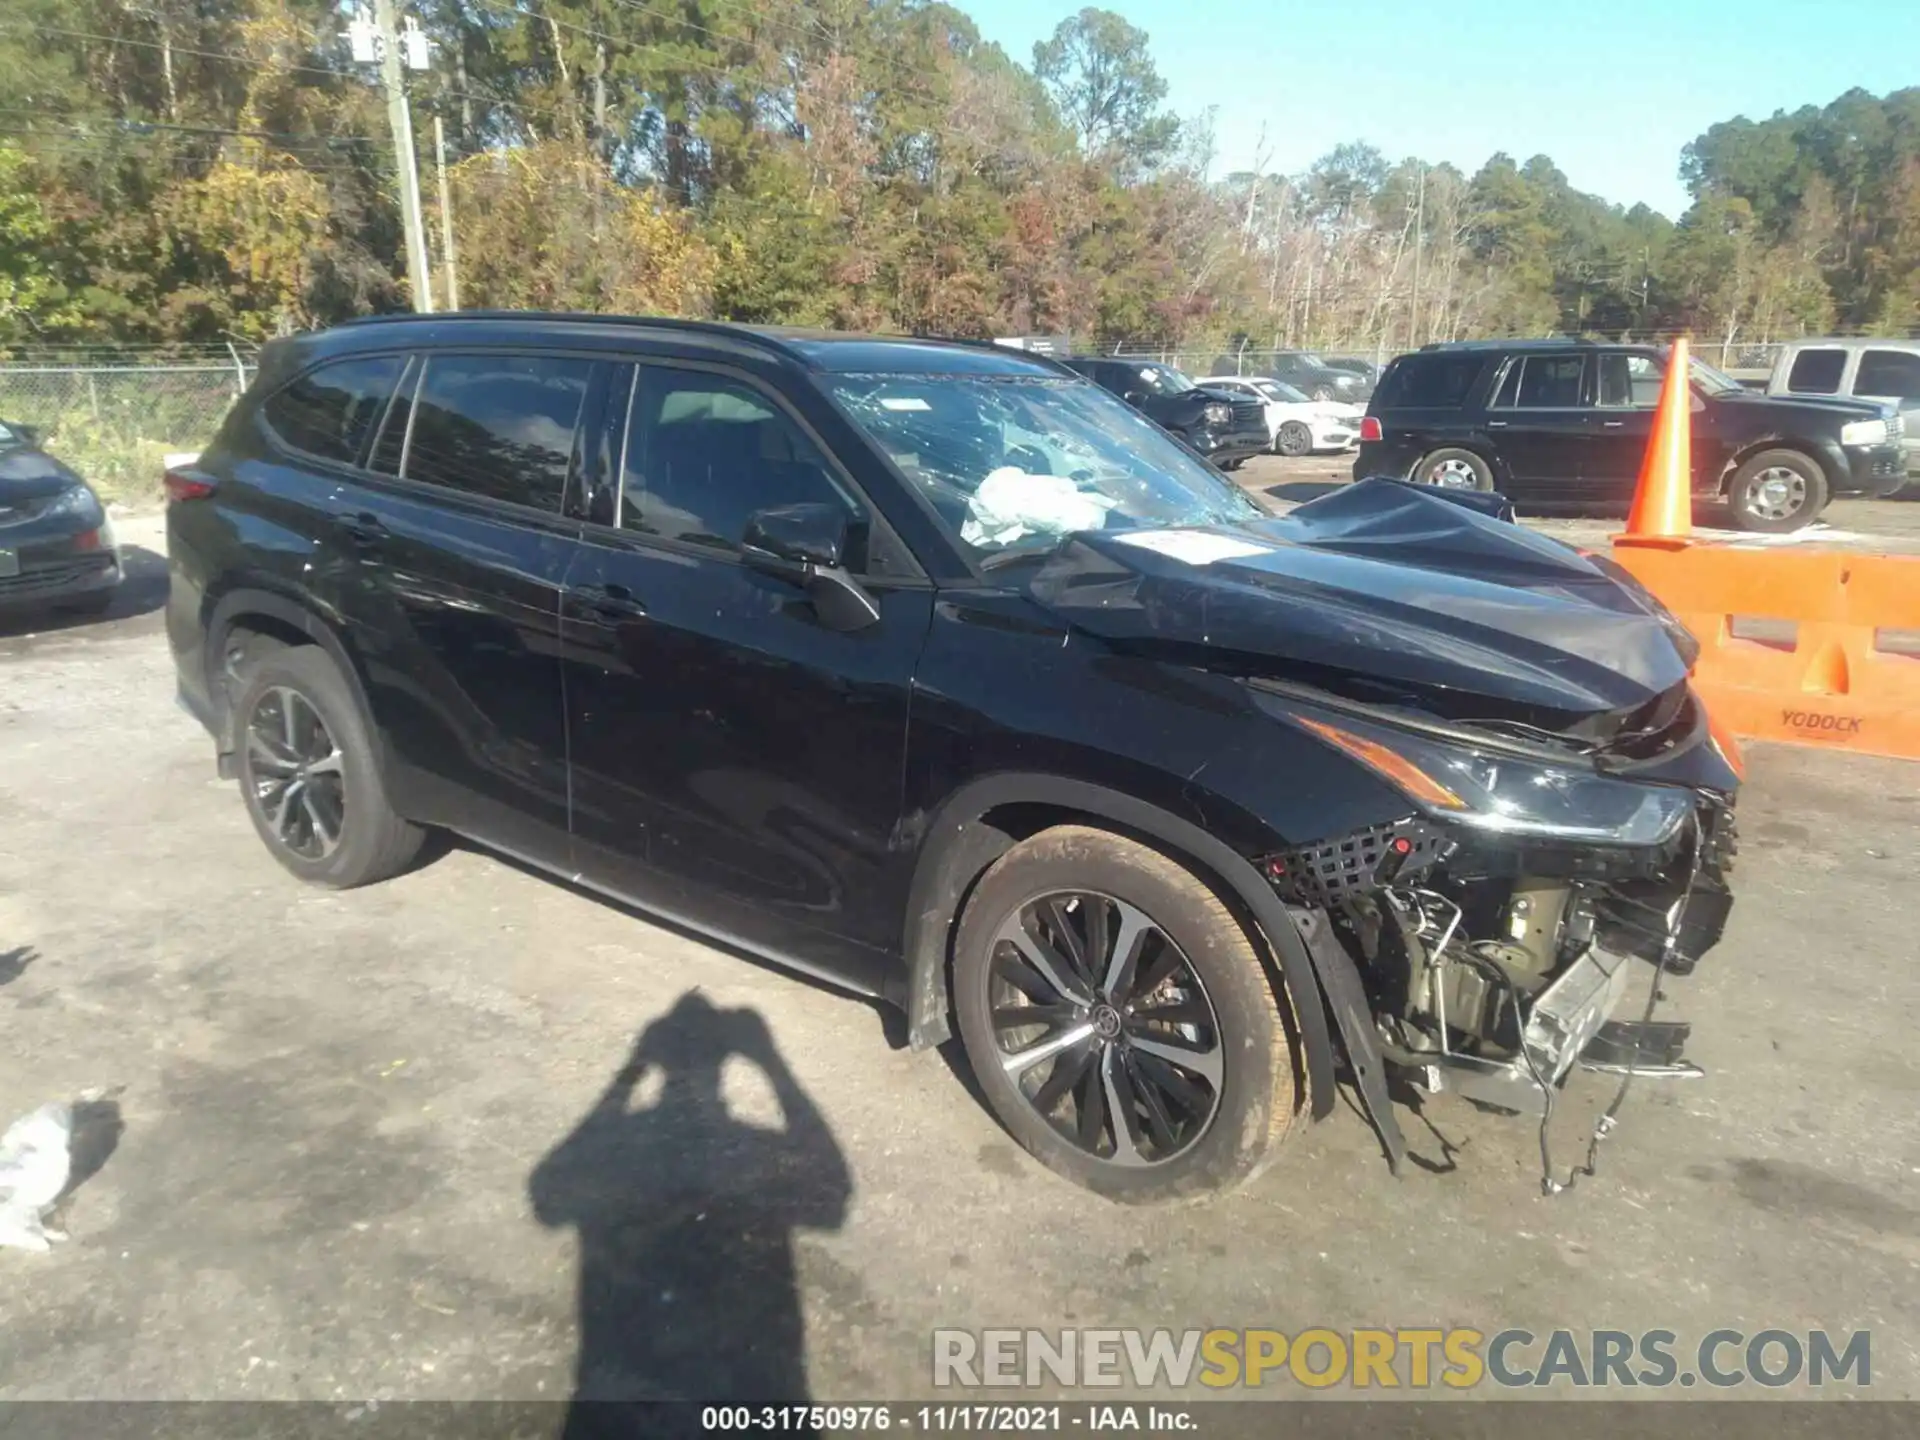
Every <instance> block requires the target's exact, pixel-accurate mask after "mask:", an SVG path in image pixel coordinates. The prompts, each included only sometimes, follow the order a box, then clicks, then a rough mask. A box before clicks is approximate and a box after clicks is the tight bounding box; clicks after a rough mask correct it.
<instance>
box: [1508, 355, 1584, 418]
mask: <svg viewBox="0 0 1920 1440" xmlns="http://www.w3.org/2000/svg"><path fill="white" fill-rule="evenodd" d="M1585 366H1586V361H1585V359H1584V358H1583V357H1582V356H1579V355H1525V356H1522V357H1521V358H1520V359H1518V360H1515V361H1514V362H1513V363H1512V364H1511V365H1509V366H1508V367H1507V374H1506V378H1505V379H1504V380H1502V381H1501V384H1500V394H1499V395H1498V397H1496V399H1495V400H1494V404H1495V405H1496V406H1499V407H1512V408H1514V409H1518V410H1574V409H1578V408H1579V406H1580V376H1581V372H1582V371H1583V370H1584V369H1585Z"/></svg>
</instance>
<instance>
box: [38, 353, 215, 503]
mask: <svg viewBox="0 0 1920 1440" xmlns="http://www.w3.org/2000/svg"><path fill="white" fill-rule="evenodd" d="M251 378H252V371H251V369H250V367H248V366H247V365H246V363H245V362H243V361H235V362H232V363H228V364H223V365H222V364H205V363H202V364H185V365H140V366H130V365H39V364H0V420H10V421H13V422H15V423H16V424H21V425H31V426H33V427H35V429H37V430H38V431H39V433H40V439H41V444H42V445H43V446H45V448H46V449H47V450H48V451H49V452H50V453H52V454H54V455H57V456H58V457H59V458H60V459H61V460H63V461H65V462H66V463H67V464H68V465H70V466H72V467H73V468H74V469H75V470H77V471H79V472H80V474H82V475H83V476H85V477H86V478H87V479H88V480H89V481H91V482H92V483H93V486H94V488H95V489H97V490H98V491H99V492H100V493H101V495H103V496H105V497H107V498H109V499H115V500H121V501H130V502H138V501H142V500H149V499H153V498H156V497H157V496H158V495H159V493H160V477H161V475H162V473H164V469H165V466H164V463H163V461H162V458H161V457H163V456H165V455H167V454H169V453H172V452H176V451H193V450H199V449H201V448H202V447H203V446H205V445H206V444H207V442H208V441H210V440H211V439H212V438H213V434H214V431H215V430H217V429H219V427H220V421H221V420H222V418H223V417H224V416H225V415H226V413H227V407H228V406H229V405H231V404H232V403H233V400H234V397H235V396H236V395H237V394H239V393H240V390H241V389H242V388H243V387H244V385H245V384H246V382H247V381H248V380H250V379H251Z"/></svg>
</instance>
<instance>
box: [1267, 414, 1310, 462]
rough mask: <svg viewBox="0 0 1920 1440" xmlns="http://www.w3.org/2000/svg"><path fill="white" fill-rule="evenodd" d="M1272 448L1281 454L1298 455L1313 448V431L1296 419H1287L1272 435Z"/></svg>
mask: <svg viewBox="0 0 1920 1440" xmlns="http://www.w3.org/2000/svg"><path fill="white" fill-rule="evenodd" d="M1273 448H1274V449H1275V450H1278V451H1279V452H1280V453H1281V454H1282V455H1289V456H1294V457H1296V458H1297V457H1298V456H1301V455H1305V454H1306V453H1307V452H1308V451H1310V450H1312V449H1313V432H1312V431H1311V430H1309V429H1308V428H1307V427H1306V426H1305V425H1303V424H1301V423H1300V422H1299V421H1298V420H1289V421H1287V422H1286V423H1285V424H1284V425H1282V426H1281V427H1280V433H1279V434H1278V435H1277V436H1275V437H1274V442H1273Z"/></svg>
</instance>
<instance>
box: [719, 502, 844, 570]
mask: <svg viewBox="0 0 1920 1440" xmlns="http://www.w3.org/2000/svg"><path fill="white" fill-rule="evenodd" d="M850 528H851V527H850V524H849V517H848V515H847V512H846V511H845V510H843V509H841V508H840V507H839V506H838V505H822V504H805V505H775V506H773V507H771V508H770V509H766V510H756V511H754V512H753V513H752V514H751V515H749V516H748V517H747V533H746V534H745V535H744V536H743V537H742V538H741V545H742V546H743V547H744V548H745V550H746V551H747V559H748V562H749V563H752V562H753V561H755V560H757V559H760V558H762V557H764V558H766V559H769V560H775V561H781V562H784V563H785V564H786V565H788V566H806V565H818V566H821V567H823V568H825V569H828V570H837V569H839V568H840V565H841V562H842V560H843V559H844V558H845V556H846V553H847V532H848V530H849V529H850ZM756 552H758V553H757V554H756Z"/></svg>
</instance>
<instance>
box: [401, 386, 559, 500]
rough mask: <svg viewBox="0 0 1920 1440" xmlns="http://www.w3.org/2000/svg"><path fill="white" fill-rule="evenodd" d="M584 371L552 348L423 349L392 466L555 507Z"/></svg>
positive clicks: (450, 485)
mask: <svg viewBox="0 0 1920 1440" xmlns="http://www.w3.org/2000/svg"><path fill="white" fill-rule="evenodd" d="M592 377H593V362H592V361H590V360H575V359H568V358H565V357H562V356H557V355H429V356H428V357H427V358H426V373H425V375H423V376H422V377H421V381H420V388H419V390H418V392H416V394H415V396H414V400H413V416H412V423H411V425H410V426H409V427H408V433H407V439H406V447H405V458H404V460H403V461H402V462H401V468H400V473H401V474H402V475H403V476H404V477H405V478H406V479H408V480H418V481H421V482H423V483H425V484H428V485H438V486H440V487H442V488H443V489H447V490H458V491H461V492H463V493H465V494H469V495H480V496H484V497H486V498H487V499H490V500H507V501H511V502H512V503H514V504H516V505H526V506H530V507H532V508H533V509H536V510H545V511H547V512H549V513H552V514H558V513H559V512H560V508H561V505H562V504H563V502H564V501H565V498H566V492H567V472H568V470H569V468H570V467H571V465H572V462H573V453H574V437H575V433H576V431H577V430H578V428H579V423H580V407H581V405H582V403H583V402H584V400H585V399H586V394H587V387H588V384H589V382H590V381H591V379H592Z"/></svg>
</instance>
